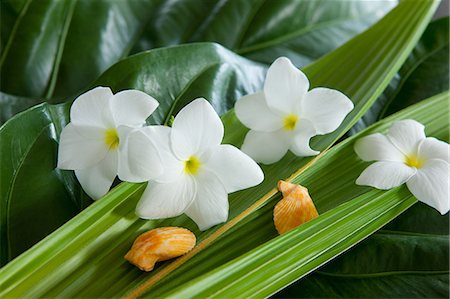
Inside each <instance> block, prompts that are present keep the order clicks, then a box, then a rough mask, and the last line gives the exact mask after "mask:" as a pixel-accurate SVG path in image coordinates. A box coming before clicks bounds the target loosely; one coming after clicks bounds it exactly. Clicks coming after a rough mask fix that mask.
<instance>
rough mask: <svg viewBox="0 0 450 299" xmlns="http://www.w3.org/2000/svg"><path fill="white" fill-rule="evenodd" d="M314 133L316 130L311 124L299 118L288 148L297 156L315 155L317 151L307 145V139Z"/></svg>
mask: <svg viewBox="0 0 450 299" xmlns="http://www.w3.org/2000/svg"><path fill="white" fill-rule="evenodd" d="M315 135H316V130H315V129H314V126H313V124H312V123H311V122H310V121H308V120H307V119H303V120H300V121H299V123H298V125H297V128H296V129H295V131H294V132H293V135H292V136H289V138H290V139H291V146H290V148H289V149H290V150H291V151H292V152H293V153H294V154H295V155H296V156H299V157H308V156H315V155H317V154H319V153H320V152H319V151H315V150H313V149H311V147H310V146H309V140H310V139H311V137H313V136H315Z"/></svg>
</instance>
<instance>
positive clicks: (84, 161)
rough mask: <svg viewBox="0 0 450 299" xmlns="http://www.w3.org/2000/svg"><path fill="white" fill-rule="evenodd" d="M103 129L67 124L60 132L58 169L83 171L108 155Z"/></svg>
mask: <svg viewBox="0 0 450 299" xmlns="http://www.w3.org/2000/svg"><path fill="white" fill-rule="evenodd" d="M104 138H105V129H102V128H98V127H92V126H76V125H74V124H72V123H69V124H68V125H67V126H66V127H65V128H64V129H63V131H62V133H61V136H60V141H59V149H58V168H60V169H72V170H73V169H84V168H89V167H92V166H94V165H95V164H97V163H98V162H100V161H101V160H103V159H104V158H105V156H106V154H107V153H108V147H107V146H106V144H105V141H104Z"/></svg>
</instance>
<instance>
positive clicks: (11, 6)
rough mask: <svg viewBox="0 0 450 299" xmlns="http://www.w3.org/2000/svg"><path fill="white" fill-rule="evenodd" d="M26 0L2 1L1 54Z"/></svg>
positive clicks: (0, 7)
mask: <svg viewBox="0 0 450 299" xmlns="http://www.w3.org/2000/svg"><path fill="white" fill-rule="evenodd" d="M24 4H25V0H3V1H1V2H0V25H1V28H0V33H1V34H0V55H1V53H3V48H4V47H5V44H6V43H7V41H8V38H9V35H10V34H11V31H12V30H13V28H14V24H15V22H16V20H17V18H18V16H19V14H20V11H21V10H22V7H23V5H24Z"/></svg>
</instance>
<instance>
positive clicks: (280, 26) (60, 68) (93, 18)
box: [0, 0, 396, 118]
mask: <svg viewBox="0 0 450 299" xmlns="http://www.w3.org/2000/svg"><path fill="white" fill-rule="evenodd" d="M395 3H396V2H395V1H393V0H382V1H381V0H380V1H371V2H370V3H369V4H368V3H364V4H363V3H361V2H360V1H357V0H352V1H320V2H319V1H303V0H302V1H297V0H289V1H261V0H256V1H255V0H232V1H219V0H207V1H203V0H177V1H160V0H130V1H112V0H96V1H91V0H67V1H59V0H26V1H25V0H20V1H13V0H5V1H4V2H2V7H4V8H2V30H3V31H2V38H3V39H6V38H7V39H8V40H7V42H6V41H5V47H6V49H5V51H3V53H2V56H1V60H0V71H1V90H2V91H3V92H4V93H6V94H11V95H16V96H20V97H21V98H23V97H29V99H28V100H27V101H28V102H33V101H34V103H35V104H37V103H40V102H43V101H45V100H46V101H51V102H62V101H67V100H70V99H71V98H73V96H74V95H75V94H76V93H79V92H80V91H81V90H83V89H85V88H86V86H88V85H89V84H91V83H92V81H94V80H95V79H96V78H97V77H98V76H99V75H100V74H101V73H102V72H103V71H104V70H105V69H107V68H108V67H109V66H111V65H112V64H114V63H115V62H117V61H119V60H120V59H122V58H123V57H126V56H128V53H129V51H130V49H131V48H132V47H133V45H135V44H136V47H135V50H134V52H137V51H143V50H148V49H152V48H155V47H163V46H168V45H174V44H180V43H184V42H188V41H189V42H192V41H216V42H219V43H222V44H223V45H225V46H226V47H229V48H230V49H233V50H239V49H243V50H245V49H244V48H243V47H256V48H258V50H257V51H256V50H251V51H250V52H248V54H249V55H250V54H251V55H253V54H255V53H256V54H258V53H260V52H261V51H262V52H261V53H260V54H258V55H260V56H261V57H265V60H264V59H258V60H261V61H264V62H266V63H271V62H272V61H273V60H274V59H275V58H276V57H278V56H281V55H285V56H289V57H291V58H292V59H294V60H295V61H296V62H297V63H298V64H299V65H302V66H303V65H305V64H306V63H309V62H311V61H312V60H314V59H316V58H317V57H319V56H321V55H323V54H325V53H327V52H329V51H331V50H332V49H334V48H336V47H337V46H339V45H340V44H342V43H343V42H345V41H346V40H347V39H349V38H350V37H352V36H354V35H355V34H356V33H358V32H361V31H362V30H363V29H365V28H367V27H368V26H369V25H370V24H372V23H373V22H375V21H376V20H377V19H379V18H380V17H381V16H382V15H383V14H384V13H386V12H387V11H388V10H389V9H391V8H392V6H394V4H395ZM286 12H288V15H286ZM260 15H261V17H259V16H260ZM299 15H300V16H301V18H299V17H298V16H299ZM281 17H282V18H281ZM13 25H14V26H13ZM13 27H14V30H12V29H13ZM259 27H261V28H259ZM144 28H145V31H144ZM253 35H257V38H256V39H253ZM247 40H250V42H247ZM267 43H270V46H268V45H267ZM238 45H239V46H238ZM309 45H313V46H312V47H311V46H309ZM247 50H248V49H247ZM247 50H245V51H247ZM267 51H269V52H270V53H269V54H270V55H269V54H268V53H266V52H267ZM253 58H257V57H253ZM11 105H14V107H9V108H8V109H6V110H5V111H8V112H9V113H10V114H9V116H8V118H9V117H10V116H12V114H11V113H13V112H15V111H17V110H18V109H19V108H20V107H21V105H20V104H13V103H12V104H11ZM224 106H226V105H224ZM20 111H22V110H20ZM3 114H6V112H3Z"/></svg>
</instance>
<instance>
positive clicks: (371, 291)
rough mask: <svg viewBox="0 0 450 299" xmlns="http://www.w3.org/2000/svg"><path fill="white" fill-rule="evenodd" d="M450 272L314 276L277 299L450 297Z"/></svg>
mask: <svg viewBox="0 0 450 299" xmlns="http://www.w3.org/2000/svg"><path fill="white" fill-rule="evenodd" d="M448 286H449V273H448V272H447V271H444V272H441V271H436V272H418V273H415V272H411V273H409V272H405V273H386V274H385V275H369V276H368V277H364V278H355V277H353V276H345V275H343V276H341V275H326V274H313V275H311V276H310V277H308V278H306V279H305V280H302V281H301V282H300V283H297V284H295V285H293V286H292V287H291V288H286V290H284V291H283V292H280V293H278V294H277V295H276V296H275V298H448V296H449V293H448Z"/></svg>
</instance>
